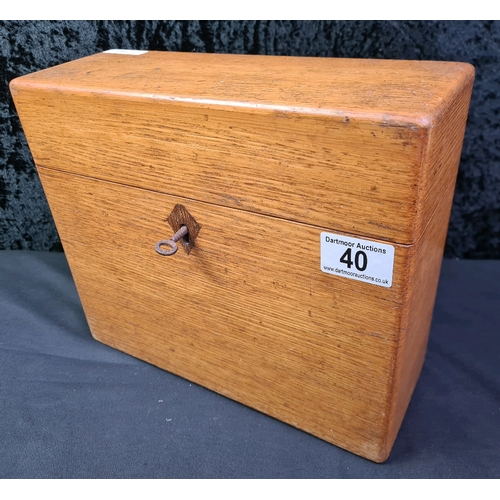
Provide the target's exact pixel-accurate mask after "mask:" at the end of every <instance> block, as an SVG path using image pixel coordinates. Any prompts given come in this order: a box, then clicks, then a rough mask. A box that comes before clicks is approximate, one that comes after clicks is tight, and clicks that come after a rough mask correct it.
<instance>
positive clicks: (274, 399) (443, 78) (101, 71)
mask: <svg viewBox="0 0 500 500" xmlns="http://www.w3.org/2000/svg"><path fill="white" fill-rule="evenodd" d="M473 78H474V70H473V68H472V67H471V66H470V65H468V64H461V63H448V62H422V61H420V62H417V61H386V60H354V59H327V58H294V57H271V56H244V55H220V54H219V55H214V54H192V53H168V52H141V51H121V50H114V51H108V52H105V53H101V54H97V55H94V56H91V57H86V58H83V59H80V60H77V61H73V62H69V63H67V64H62V65H60V66H57V67H54V68H51V69H47V70H44V71H40V72H37V73H34V74H31V75H27V76H23V77H21V78H18V79H16V80H14V81H13V82H12V83H11V91H12V94H13V97H14V100H15V104H16V107H17V110H18V112H19V116H20V118H21V122H22V125H23V128H24V130H25V133H26V136H27V139H28V142H29V146H30V148H31V151H32V154H33V157H34V160H35V163H36V165H37V168H38V172H39V174H40V178H41V180H42V183H43V187H44V190H45V193H46V195H47V199H48V201H49V204H50V207H51V210H52V212H53V215H54V219H55V222H56V225H57V228H58V231H59V234H60V237H61V240H62V243H63V246H64V250H65V252H66V255H67V258H68V261H69V265H70V267H71V270H72V273H73V276H74V279H75V282H76V286H77V288H78V291H79V294H80V297H81V300H82V304H83V307H84V309H85V313H86V316H87V319H88V322H89V325H90V329H91V331H92V334H93V336H94V337H95V338H96V339H98V340H100V341H101V342H104V343H105V344H108V345H110V346H113V347H115V348H117V349H120V350H122V351H124V352H127V353H129V354H131V355H133V356H136V357H138V358H141V359H143V360H145V361H147V362H149V363H152V364H154V365H157V366H159V367H161V368H164V369H166V370H169V371H171V372H173V373H176V374H178V375H180V376H182V377H185V378H187V379H189V380H191V381H193V382H196V383H198V384H201V385H203V386H205V387H208V388H210V389H212V390H214V391H217V392H219V393H221V394H223V395H225V396H227V397H229V398H233V399H235V400H237V401H240V402H241V403H244V404H246V405H249V406H251V407H253V408H255V409H257V410H260V411H262V412H264V413H267V414H268V415H271V416H273V417H276V418H278V419H280V420H282V421H284V422H287V423H289V424H291V425H293V426H296V427H298V428H300V429H303V430H304V431H306V432H309V433H311V434H314V435H315V436H318V437H320V438H322V439H324V440H326V441H329V442H330V443H334V444H335V445H338V446H340V447H342V448H345V449H347V450H350V451H352V452H354V453H356V454H359V455H361V456H363V457H366V458H368V459H370V460H374V461H377V462H381V461H384V460H385V459H386V458H387V457H388V455H389V452H390V450H391V447H392V445H393V442H394V439H395V438H396V434H397V432H398V429H399V427H400V424H401V421H402V419H403V416H404V413H405V411H406V408H407V406H408V403H409V400H410V397H411V394H412V392H413V389H414V387H415V384H416V382H417V379H418V376H419V373H420V370H421V367H422V363H423V360H424V355H425V350H426V344H427V338H428V333H429V327H430V323H431V317H432V310H433V306H434V299H435V294H436V287H437V282H438V277H439V271H440V265H441V259H442V252H443V247H444V243H445V238H446V232H447V224H448V219H449V213H450V208H451V203H452V198H453V191H454V185H455V178H456V174H457V167H458V163H459V158H460V151H461V146H462V140H463V135H464V128H465V123H466V118H467V112H468V106H469V99H470V94H471V88H472V83H473ZM179 205H180V207H179ZM173 211H174V215H171V213H172V212H173ZM183 225H185V226H186V227H187V228H188V234H187V235H186V236H184V237H183V238H181V239H180V240H179V242H178V246H179V247H180V248H179V251H178V252H177V253H176V254H175V255H171V256H163V255H160V254H159V253H158V252H157V251H156V248H157V243H158V242H159V241H160V240H168V239H169V238H170V237H171V236H172V234H173V232H174V230H177V229H179V227H181V226H183ZM165 248H167V246H165V245H164V246H161V248H160V250H161V249H165Z"/></svg>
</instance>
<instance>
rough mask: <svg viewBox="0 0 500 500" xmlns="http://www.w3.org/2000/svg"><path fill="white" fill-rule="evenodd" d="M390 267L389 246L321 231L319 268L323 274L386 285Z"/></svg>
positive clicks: (389, 280) (388, 281)
mask: <svg viewBox="0 0 500 500" xmlns="http://www.w3.org/2000/svg"><path fill="white" fill-rule="evenodd" d="M393 268H394V247H393V246H392V245H386V244H385V243H379V242H376V241H369V240H360V239H359V238H350V237H348V236H343V235H341V234H331V233H324V232H322V233H321V270H322V271H323V272H324V273H328V274H335V275H336V276H341V277H343V278H350V279H353V280H358V281H364V282H365V283H370V284H372V285H378V286H384V287H387V288H389V287H391V286H392V271H393Z"/></svg>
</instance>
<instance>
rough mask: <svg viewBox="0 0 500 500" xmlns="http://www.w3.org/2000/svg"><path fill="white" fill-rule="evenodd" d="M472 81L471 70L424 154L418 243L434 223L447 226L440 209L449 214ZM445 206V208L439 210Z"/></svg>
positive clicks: (431, 134)
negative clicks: (428, 227) (429, 225)
mask: <svg viewBox="0 0 500 500" xmlns="http://www.w3.org/2000/svg"><path fill="white" fill-rule="evenodd" d="M473 81H474V72H473V71H472V70H471V71H470V73H469V78H468V79H467V80H465V81H464V82H463V85H462V86H461V87H460V88H459V89H457V92H456V95H455V96H454V99H453V101H451V102H448V103H447V106H446V107H445V108H444V109H443V112H442V114H441V115H440V116H439V120H437V121H436V123H435V124H434V125H433V128H432V129H430V132H429V138H428V141H429V142H428V151H427V152H426V154H425V162H424V168H423V169H422V176H421V178H420V182H419V194H418V203H417V211H418V213H419V217H417V218H416V219H415V226H416V227H415V234H416V237H415V242H416V241H417V240H418V238H419V235H421V234H423V233H424V231H425V228H426V226H427V224H430V223H431V221H433V222H432V223H438V224H441V223H444V224H445V225H446V227H447V226H448V219H449V216H448V215H446V214H442V213H440V212H439V210H443V209H444V210H445V211H446V210H447V208H446V207H447V206H448V205H447V203H448V202H450V203H451V201H453V190H454V189H455V182H456V178H457V168H458V163H459V161H460V154H461V151H462V143H463V139H464V133H465V125H466V122H467V115H468V112H469V103H470V98H471V92H472V84H473ZM450 193H451V198H452V199H451V201H450ZM443 203H444V204H445V205H444V207H443V208H439V205H441V204H443ZM450 208H451V205H450ZM435 212H436V214H435ZM439 217H443V219H442V221H441V222H436V221H437V220H439Z"/></svg>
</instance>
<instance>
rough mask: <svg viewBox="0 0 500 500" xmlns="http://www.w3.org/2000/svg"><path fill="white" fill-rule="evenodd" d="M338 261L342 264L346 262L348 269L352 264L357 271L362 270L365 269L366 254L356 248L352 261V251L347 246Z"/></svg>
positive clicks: (366, 263)
mask: <svg viewBox="0 0 500 500" xmlns="http://www.w3.org/2000/svg"><path fill="white" fill-rule="evenodd" d="M340 262H342V263H343V264H346V265H347V267H348V268H349V269H351V267H352V265H353V264H354V266H355V267H356V269H357V270H358V271H364V270H365V269H366V266H367V265H368V257H367V256H366V253H365V252H363V251H361V250H358V251H357V252H356V253H355V254H354V261H353V260H352V252H351V249H350V248H348V249H347V250H346V251H345V252H344V254H343V255H342V257H340Z"/></svg>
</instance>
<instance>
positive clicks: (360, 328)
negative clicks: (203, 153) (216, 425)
mask: <svg viewBox="0 0 500 500" xmlns="http://www.w3.org/2000/svg"><path fill="white" fill-rule="evenodd" d="M39 171H40V175H41V179H42V182H43V186H44V189H45V190H46V193H47V196H48V198H49V199H50V200H51V207H52V211H53V214H54V217H55V221H56V224H57V227H58V230H59V232H60V234H61V238H62V242H63V245H64V249H65V252H66V255H67V257H68V261H69V263H70V267H71V269H72V272H73V275H74V277H75V281H76V285H77V288H78V291H79V293H80V297H81V299H82V303H83V306H84V309H85V312H86V316H87V318H88V321H89V324H90V328H91V330H92V333H93V335H94V336H95V337H96V338H97V339H99V340H101V341H102V342H104V343H106V344H109V345H111V346H113V347H116V348H118V349H121V350H123V351H125V352H128V353H130V354H133V355H134V356H137V357H140V358H141V359H144V360H146V361H149V362H150V363H153V364H155V365H158V366H160V367H162V368H165V369H167V370H169V371H172V372H174V373H177V374H179V375H181V376H183V377H185V378H188V379H189V380H192V381H194V382H197V383H199V384H201V385H203V386H205V387H209V388H211V389H213V390H216V391H217V392H220V393H221V394H224V395H226V396H228V397H231V398H233V399H236V400H238V401H241V402H243V403H245V404H247V405H249V406H252V407H254V408H256V409H258V410H260V411H263V412H265V413H268V414H269V415H272V416H275V417H277V418H280V419H281V420H284V421H286V422H288V423H290V424H292V425H296V426H298V427H300V428H302V429H305V430H307V431H308V432H311V433H313V434H315V435H317V436H319V437H321V438H323V439H326V440H327V441H330V442H333V443H335V444H339V445H340V446H344V447H349V448H350V449H353V450H354V451H355V452H357V453H360V454H362V455H364V456H370V457H372V458H375V457H376V456H377V453H378V451H377V449H378V448H379V447H380V443H382V442H384V441H385V437H384V436H383V435H382V431H383V429H384V428H385V427H386V425H384V420H386V419H387V418H388V414H389V399H388V397H389V396H388V394H389V390H390V388H391V381H392V374H391V369H392V366H393V364H394V362H395V359H394V358H395V353H396V348H397V342H398V330H399V328H398V327H399V324H400V321H401V320H400V318H401V314H402V309H403V303H402V301H401V297H402V296H403V293H402V292H403V291H404V290H405V289H406V282H405V279H406V275H405V272H404V270H405V269H406V267H407V265H408V264H407V254H408V250H407V248H406V247H398V248H397V251H396V261H395V272H394V275H395V280H394V284H393V286H392V288H389V289H384V288H382V287H377V286H373V285H370V284H365V283H361V282H356V281H353V280H347V279H342V278H337V277H335V276H332V275H329V274H325V273H323V272H322V271H321V269H320V252H319V243H320V232H321V229H318V228H316V227H313V226H307V225H302V224H297V223H293V222H289V221H277V220H276V219H274V218H271V217H265V216H261V215H255V214H251V213H247V212H243V211H238V210H234V209H228V208H224V207H218V206H215V205H209V204H204V203H200V202H195V201H191V200H186V199H179V198H177V197H171V196H168V195H163V194H159V193H154V192H151V191H147V190H140V189H136V188H130V187H125V186H120V185H118V184H114V183H108V182H103V181H96V180H93V179H88V178H85V177H78V176H75V175H71V174H66V173H62V172H54V171H52V170H50V169H45V168H40V169H39ZM70 193H71V196H72V197H73V199H74V200H75V201H76V200H78V201H77V202H76V203H74V204H72V206H69V205H68V203H67V200H68V196H69V195H70ZM177 203H182V205H184V206H185V207H186V208H187V209H188V210H189V212H190V213H191V214H192V215H193V217H195V219H196V220H197V221H198V222H199V223H200V224H201V225H202V229H201V230H200V233H199V235H198V237H197V239H196V247H195V248H193V250H192V251H191V253H190V255H189V256H188V255H187V254H185V253H184V252H177V254H176V255H175V256H174V257H162V256H159V255H158V254H156V252H155V251H154V245H155V243H156V241H158V240H160V239H163V238H165V235H166V234H169V233H170V232H171V228H170V226H169V225H168V223H167V222H166V221H165V219H166V216H167V215H168V214H169V212H170V210H171V209H172V208H173V207H174V206H175V205H176V204H177ZM350 441H352V442H356V443H357V444H356V445H353V444H352V443H350V444H349V442H350Z"/></svg>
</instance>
